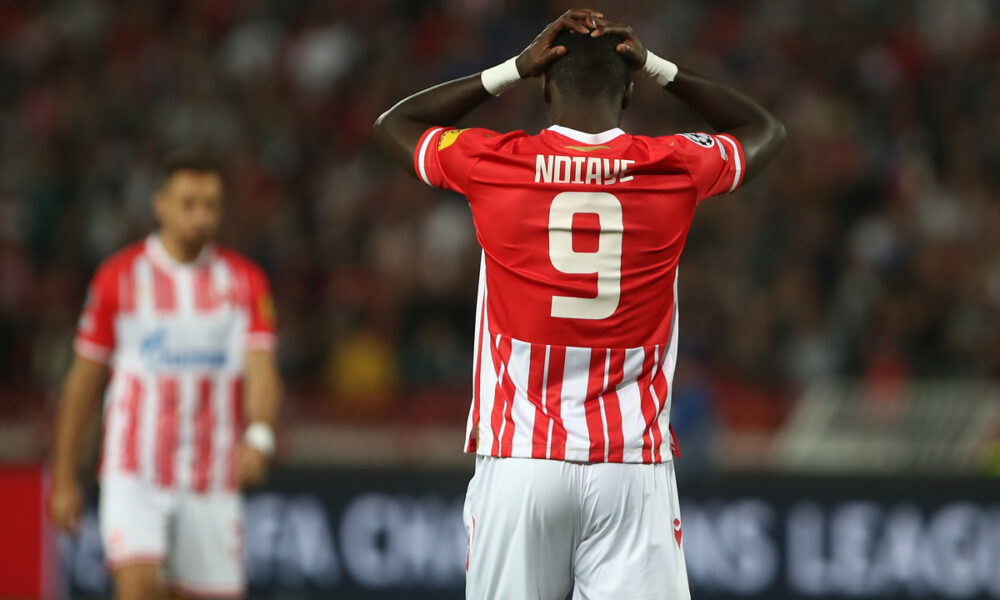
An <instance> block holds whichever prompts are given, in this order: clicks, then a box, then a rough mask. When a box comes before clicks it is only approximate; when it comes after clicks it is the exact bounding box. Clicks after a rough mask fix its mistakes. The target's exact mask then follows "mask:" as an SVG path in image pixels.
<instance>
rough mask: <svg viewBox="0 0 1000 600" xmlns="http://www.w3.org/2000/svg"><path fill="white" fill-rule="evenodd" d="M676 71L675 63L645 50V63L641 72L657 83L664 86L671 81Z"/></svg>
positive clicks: (675, 75)
mask: <svg viewBox="0 0 1000 600" xmlns="http://www.w3.org/2000/svg"><path fill="white" fill-rule="evenodd" d="M677 71H678V69H677V65H675V64H674V63H672V62H670V61H669V60H667V59H665V58H660V57H659V56H657V55H655V54H653V53H652V52H651V51H650V50H646V64H644V65H642V72H643V73H645V74H646V75H647V76H649V78H650V79H652V80H653V81H655V82H656V84H657V85H660V86H665V85H667V84H668V83H670V82H671V81H673V80H674V77H677Z"/></svg>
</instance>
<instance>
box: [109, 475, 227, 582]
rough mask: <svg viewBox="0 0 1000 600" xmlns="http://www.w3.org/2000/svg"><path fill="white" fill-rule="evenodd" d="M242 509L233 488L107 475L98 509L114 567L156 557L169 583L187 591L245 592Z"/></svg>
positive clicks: (110, 559)
mask: <svg viewBox="0 0 1000 600" xmlns="http://www.w3.org/2000/svg"><path fill="white" fill-rule="evenodd" d="M242 510H243V509H242V502H241V499H240V496H239V494H236V493H232V492H212V493H207V494H196V493H194V492H191V491H187V490H171V489H166V488H161V487H158V486H156V485H154V484H151V483H147V482H144V481H141V480H139V479H135V478H130V477H104V478H102V479H101V495H100V504H99V507H98V511H99V518H100V524H101V541H102V542H103V543H104V553H105V557H106V560H107V563H108V567H109V568H110V569H112V570H114V569H116V568H118V567H122V566H127V565H129V564H137V563H156V564H159V565H161V567H162V569H163V575H164V578H165V580H166V584H167V587H169V588H172V589H175V590H177V591H178V592H180V593H181V594H183V595H185V596H192V597H196V598H202V597H204V598H231V597H241V596H242V595H243V591H244V573H243V539H242V538H243V523H242Z"/></svg>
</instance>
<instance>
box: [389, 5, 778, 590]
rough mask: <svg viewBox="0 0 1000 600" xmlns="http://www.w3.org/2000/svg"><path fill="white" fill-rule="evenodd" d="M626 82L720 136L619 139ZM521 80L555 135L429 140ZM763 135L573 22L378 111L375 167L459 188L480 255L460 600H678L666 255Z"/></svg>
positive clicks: (723, 100) (672, 342)
mask: <svg viewBox="0 0 1000 600" xmlns="http://www.w3.org/2000/svg"><path fill="white" fill-rule="evenodd" d="M636 70H641V71H642V72H643V73H644V74H645V75H647V76H649V77H651V78H652V79H653V80H654V81H656V82H657V83H658V84H659V85H662V86H666V89H667V90H668V91H670V92H671V93H673V94H674V95H675V96H676V97H677V98H679V99H680V100H682V101H683V102H685V103H686V104H688V105H689V106H690V107H692V108H693V109H694V110H696V111H697V112H698V113H699V114H700V115H701V116H702V117H703V118H704V119H705V120H706V121H707V122H708V123H709V124H710V125H712V126H713V127H714V128H715V129H716V130H717V131H719V132H721V133H719V134H716V135H710V134H705V133H695V134H684V135H675V136H667V137H645V136H633V135H630V134H628V133H625V132H624V131H622V130H621V129H619V128H618V126H619V123H620V119H621V113H622V109H624V108H625V107H627V106H628V103H629V99H630V97H631V95H632V82H631V72H632V71H636ZM539 76H540V77H541V78H542V90H543V95H544V100H545V103H546V107H547V109H548V113H549V117H550V118H551V120H552V122H553V123H554V125H553V126H551V127H549V128H548V129H546V130H544V131H542V132H541V133H540V134H538V135H536V136H528V135H527V134H525V133H524V132H523V131H517V132H513V133H498V132H495V131H490V130H486V129H477V128H473V129H450V128H448V127H444V126H442V125H448V124H451V123H454V122H455V121H457V120H459V119H461V118H462V117H464V116H465V115H466V114H467V113H469V112H470V111H471V110H472V109H474V108H475V107H476V106H478V105H479V104H481V103H482V102H484V101H485V100H487V99H489V98H491V97H493V96H495V95H498V94H500V93H501V92H502V91H504V90H505V89H507V88H509V87H510V86H512V85H514V84H515V83H516V82H517V81H519V80H521V79H523V78H529V77H539ZM784 136H785V133H784V127H783V125H782V124H781V123H780V122H779V121H778V120H777V119H775V118H774V117H773V116H771V115H770V114H769V113H768V112H767V111H766V110H765V109H764V108H762V107H761V106H760V105H759V104H757V103H756V102H754V101H753V100H751V99H749V98H747V97H746V96H744V95H742V94H740V93H739V92H736V91H734V90H733V89H731V88H729V87H726V86H724V85H721V84H718V83H715V82H712V81H709V80H706V79H704V78H702V77H700V76H697V75H694V74H693V73H690V72H687V71H683V70H680V71H679V70H678V68H677V67H676V65H674V64H673V63H670V62H669V61H666V60H664V59H662V58H659V57H657V56H655V55H654V54H652V53H650V52H648V51H647V50H646V49H645V47H644V46H643V45H642V43H641V42H640V41H639V40H638V39H637V37H636V35H635V33H634V32H633V31H632V29H631V28H630V27H628V26H625V25H623V24H620V23H614V22H610V21H607V20H605V19H603V15H602V14H601V13H598V12H596V11H593V10H589V9H582V10H570V11H567V12H566V13H565V14H564V15H563V16H562V17H560V18H559V19H558V20H557V21H555V22H553V23H552V24H551V25H549V26H548V27H547V28H546V29H545V30H544V31H543V32H542V33H541V34H540V35H539V36H538V37H537V38H536V39H535V41H534V42H533V43H532V44H531V45H530V46H528V48H527V49H525V50H524V51H523V52H522V53H521V54H520V55H519V56H518V57H517V58H516V59H513V58H512V59H510V60H508V61H506V62H505V63H503V64H501V65H499V66H497V67H494V68H491V69H487V70H486V71H483V72H482V73H481V74H476V75H472V76H469V77H465V78H462V79H458V80H455V81H451V82H449V83H445V84H442V85H439V86H436V87H433V88H431V89H428V90H425V91H423V92H421V93H419V94H416V95H414V96H411V97H409V98H407V99H405V100H403V101H402V102H400V103H399V104H397V105H396V106H395V107H393V108H392V109H390V110H389V111H387V112H386V113H385V114H384V115H382V116H381V117H380V118H379V120H378V121H377V123H376V125H375V138H376V141H377V142H378V143H379V144H380V145H381V146H382V148H383V149H384V150H385V151H386V152H387V154H389V156H391V157H392V158H393V159H394V160H395V161H396V162H398V163H399V164H400V165H401V166H403V167H404V168H405V169H407V170H408V171H412V172H413V173H415V174H416V175H417V176H418V177H419V178H420V179H421V180H423V181H424V182H425V183H427V184H429V185H433V186H437V187H442V188H447V189H451V190H454V191H457V192H460V193H462V194H465V195H466V196H467V198H468V201H469V204H470V205H471V208H472V214H473V220H474V221H475V224H476V230H477V234H478V237H479V241H480V243H481V244H482V246H483V250H484V260H483V272H482V274H481V281H480V297H479V302H480V307H479V320H478V324H477V332H478V335H477V337H478V339H477V343H476V359H475V364H476V371H475V384H474V385H475V388H474V399H473V405H472V409H471V412H470V416H469V428H468V439H467V450H468V451H476V452H477V453H478V454H479V457H478V459H477V462H476V473H475V476H474V478H473V480H472V482H471V483H470V485H469V489H468V494H467V497H466V505H465V519H466V528H467V530H468V533H469V537H470V542H469V555H468V561H467V571H468V574H467V583H466V595H467V597H468V598H519V599H539V600H543V599H544V600H559V599H562V598H564V597H565V596H566V594H567V593H569V591H570V589H571V588H573V589H574V597H575V598H592V599H607V598H613V597H623V598H640V597H641V598H671V599H674V598H688V597H690V594H689V592H688V584H687V575H686V572H685V564H684V557H683V552H682V550H681V540H682V526H681V521H680V517H679V511H678V502H677V491H676V486H675V482H674V472H673V465H672V456H671V454H672V452H676V448H675V447H674V444H673V442H672V433H671V432H670V420H669V411H670V393H671V389H672V378H673V371H674V367H675V361H676V356H677V323H678V316H677V303H676V298H675V296H676V289H677V288H676V285H677V263H678V259H679V257H680V254H681V251H682V249H683V247H684V242H685V240H686V237H687V233H688V230H689V229H690V226H691V220H692V217H693V215H694V210H695V207H696V206H697V205H698V203H699V202H700V201H701V200H703V199H705V198H707V197H709V196H714V195H717V194H723V193H728V192H731V191H733V190H735V189H736V188H737V187H739V186H740V185H741V184H742V183H744V182H745V181H746V179H747V178H748V177H752V176H754V175H755V174H757V173H759V172H760V171H761V170H762V169H763V168H764V166H766V165H767V163H768V162H770V160H771V159H772V158H773V157H774V155H775V154H776V153H777V151H778V150H779V149H780V147H781V145H782V143H783V141H784ZM537 459H551V460H537Z"/></svg>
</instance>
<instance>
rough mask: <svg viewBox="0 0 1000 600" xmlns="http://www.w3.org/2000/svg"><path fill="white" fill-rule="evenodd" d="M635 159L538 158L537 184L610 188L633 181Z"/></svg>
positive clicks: (552, 155)
mask: <svg viewBox="0 0 1000 600" xmlns="http://www.w3.org/2000/svg"><path fill="white" fill-rule="evenodd" d="M634 164H635V161H634V160H626V159H622V158H598V157H596V156H560V155H558V154H536V155H535V183H584V184H597V185H611V184H614V183H619V182H622V181H631V180H632V175H631V174H629V167H631V166H632V165H634Z"/></svg>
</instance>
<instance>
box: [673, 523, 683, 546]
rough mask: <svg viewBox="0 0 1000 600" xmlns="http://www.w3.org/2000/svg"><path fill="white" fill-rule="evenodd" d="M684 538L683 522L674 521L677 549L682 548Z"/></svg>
mask: <svg viewBox="0 0 1000 600" xmlns="http://www.w3.org/2000/svg"><path fill="white" fill-rule="evenodd" d="M682 537H684V532H682V531H681V520H680V519H674V539H675V540H677V547H678V548H680V546H681V538H682Z"/></svg>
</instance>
